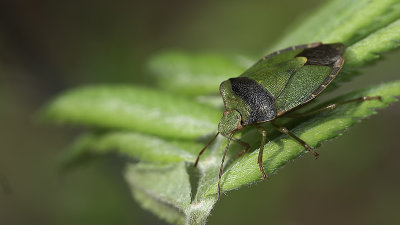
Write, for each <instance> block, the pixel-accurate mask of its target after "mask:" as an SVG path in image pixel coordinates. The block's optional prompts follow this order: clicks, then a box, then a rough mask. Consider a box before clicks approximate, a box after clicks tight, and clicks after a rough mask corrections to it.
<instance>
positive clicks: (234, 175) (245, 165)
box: [207, 81, 400, 194]
mask: <svg viewBox="0 0 400 225" xmlns="http://www.w3.org/2000/svg"><path fill="white" fill-rule="evenodd" d="M360 96H382V101H378V100H371V101H365V102H363V103H352V104H347V105H343V106H340V107H338V108H337V109H335V110H331V111H327V112H325V113H321V114H319V115H317V116H315V117H313V118H312V119H310V120H308V121H306V122H303V123H301V124H300V125H298V126H296V128H294V129H292V132H294V133H295V134H296V135H297V136H298V137H300V138H301V139H303V140H304V141H305V142H306V143H308V144H309V145H310V146H315V147H318V146H320V144H321V142H323V141H326V140H329V139H332V138H334V137H337V136H338V135H340V134H341V133H343V132H344V131H345V130H346V129H347V128H349V127H350V126H352V125H354V124H356V123H357V122H359V121H360V120H361V119H364V118H366V117H368V116H370V115H373V114H375V111H374V109H381V108H384V107H387V106H388V105H389V104H390V103H392V102H395V101H397V99H396V98H395V97H394V96H400V81H395V82H391V83H388V84H384V85H381V86H378V87H375V88H372V89H368V90H363V91H356V92H353V93H351V94H348V95H345V96H342V97H339V98H336V99H334V100H332V101H329V103H332V102H340V101H344V100H349V99H353V98H356V97H360ZM327 104H328V102H327V103H325V104H324V105H327ZM278 124H279V122H278ZM282 125H283V126H284V124H282ZM255 135H257V131H252V132H249V133H247V134H245V136H244V137H243V139H244V140H246V138H248V137H249V136H250V137H251V136H255ZM258 135H259V134H258ZM250 144H251V145H257V143H256V142H253V143H251V142H250ZM304 151H305V149H304V147H303V146H301V145H300V144H299V143H298V142H296V141H294V140H293V139H292V138H290V137H288V136H286V135H281V136H279V137H278V138H275V139H273V140H271V141H270V142H268V143H267V144H266V145H265V146H264V157H263V165H264V168H265V170H266V172H267V173H269V174H271V173H273V172H275V171H276V170H277V169H279V168H280V167H282V166H284V165H285V164H286V163H287V162H289V161H291V160H293V159H295V158H297V157H299V156H300V155H301V154H302V153H303V152H304ZM257 156H258V150H256V151H254V152H252V153H250V154H248V155H245V156H244V157H242V158H240V159H238V160H236V161H235V162H234V163H233V164H232V165H231V166H230V167H229V168H228V169H226V171H225V173H224V175H223V177H222V183H223V184H222V190H232V189H235V188H238V187H240V186H242V185H246V184H249V183H252V182H255V181H259V180H260V178H261V173H260V170H259V168H258V164H257ZM216 191H217V184H216V182H214V184H213V185H212V186H210V188H209V189H208V191H207V194H215V193H216Z"/></svg>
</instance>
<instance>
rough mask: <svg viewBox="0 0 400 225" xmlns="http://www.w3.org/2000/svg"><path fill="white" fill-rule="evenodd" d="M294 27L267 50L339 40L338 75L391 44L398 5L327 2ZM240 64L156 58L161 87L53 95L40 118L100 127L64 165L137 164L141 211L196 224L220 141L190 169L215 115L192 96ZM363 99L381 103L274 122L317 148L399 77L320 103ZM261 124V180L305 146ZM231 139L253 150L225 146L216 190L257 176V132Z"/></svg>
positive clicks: (211, 103)
mask: <svg viewBox="0 0 400 225" xmlns="http://www.w3.org/2000/svg"><path fill="white" fill-rule="evenodd" d="M299 23H300V25H298V26H296V28H294V29H291V31H290V32H289V33H288V35H287V36H286V37H285V38H283V39H281V40H280V42H279V43H277V44H276V45H274V46H273V47H271V48H270V49H272V50H276V49H280V48H283V47H287V46H290V45H295V44H301V43H311V42H316V41H323V42H326V43H328V42H342V43H345V44H346V46H348V49H347V51H346V54H345V59H346V63H345V66H344V68H343V71H342V72H341V73H340V74H339V75H338V77H340V76H343V77H351V75H353V74H355V73H354V71H355V70H357V69H359V68H361V67H362V66H364V65H367V64H370V63H371V62H372V61H373V60H375V59H377V58H378V57H379V54H381V53H384V52H386V51H389V50H392V49H395V48H397V47H398V46H399V43H400V3H399V1H398V0H360V1H359V0H357V1H356V0H354V1H350V2H349V1H348V0H336V1H332V2H330V3H329V4H327V5H325V6H323V7H322V8H321V9H320V10H319V11H317V12H316V13H315V14H314V15H312V16H311V17H309V18H308V19H305V20H301V21H299ZM245 59H246V57H243V58H242V62H239V61H237V60H234V59H232V58H229V57H227V56H223V55H218V54H197V55H191V54H188V53H183V52H178V51H171V52H164V53H161V54H160V55H156V56H154V57H153V58H152V59H150V61H149V64H148V65H149V69H150V71H152V73H153V74H154V78H155V79H156V80H157V84H158V85H159V88H161V89H165V90H164V91H160V90H156V89H151V88H144V87H138V86H127V85H124V86H121V85H119V86H116V85H103V86H92V87H84V88H78V89H75V90H72V91H69V92H67V93H64V94H62V95H61V96H59V97H58V98H56V99H55V100H54V101H53V102H51V103H50V104H49V105H48V106H47V107H46V108H45V109H43V111H42V114H41V117H42V119H44V120H48V121H52V122H57V123H61V124H73V125H85V126H90V127H93V128H96V129H99V128H100V129H101V132H99V131H98V130H97V132H93V133H89V134H86V135H83V136H82V137H80V138H78V139H77V141H76V142H75V144H74V145H73V146H72V148H71V151H70V152H69V153H68V155H67V157H66V163H67V165H70V164H71V163H73V162H77V161H79V160H80V159H82V158H83V157H84V156H87V155H99V154H105V153H110V152H115V153H118V154H121V155H124V156H126V157H127V158H134V159H136V160H139V163H129V164H128V165H127V167H126V171H125V177H126V180H127V181H128V183H129V185H130V186H131V190H132V193H133V196H134V197H135V198H136V199H137V200H138V201H139V202H140V204H141V205H142V206H143V208H145V209H148V210H150V211H152V212H153V213H154V214H156V215H158V216H159V217H161V218H163V219H165V220H167V221H168V222H170V223H174V224H184V223H186V224H205V223H206V219H207V216H208V215H209V214H210V211H211V210H212V208H213V205H214V204H215V203H216V195H215V193H216V190H217V189H216V185H217V181H218V178H217V174H218V169H219V165H220V159H221V155H222V149H223V148H224V146H225V144H226V140H225V139H224V138H222V137H219V138H217V140H216V141H215V143H214V144H213V145H212V146H210V148H209V150H208V151H207V152H206V153H205V154H204V155H203V156H202V159H201V160H200V163H199V166H198V169H194V168H193V162H194V160H195V157H196V155H197V152H198V151H199V150H200V149H201V148H202V147H203V146H204V145H205V143H206V142H207V140H208V138H209V136H211V135H212V134H213V133H215V132H216V130H217V124H218V120H219V118H220V116H221V113H222V110H221V109H220V108H219V107H215V106H216V105H218V104H215V99H214V98H208V97H203V96H201V95H204V94H211V93H215V94H217V93H218V85H219V83H220V82H221V81H222V80H224V79H226V78H229V77H235V76H237V75H239V74H240V73H242V72H244V68H246V67H247V66H248V65H249V64H248V63H247V62H246V60H245ZM244 65H246V66H244ZM172 92H174V93H172ZM366 95H369V96H375V95H380V96H382V101H378V100H373V101H366V102H363V103H352V104H347V105H345V106H342V107H339V108H337V109H335V110H332V111H326V112H324V113H321V114H318V115H314V116H312V117H308V118H306V119H296V120H294V119H290V120H289V119H285V118H282V119H279V120H277V123H278V124H281V125H283V126H287V127H289V128H290V130H292V131H293V132H294V133H295V134H296V135H298V136H299V137H300V138H302V139H303V140H305V141H306V142H307V143H308V144H309V145H311V146H313V147H318V146H320V144H321V143H322V142H324V141H326V140H329V139H332V138H334V137H336V136H338V135H339V134H341V133H343V132H344V131H345V130H347V129H348V128H349V127H350V126H352V125H354V124H355V123H357V122H359V121H360V120H361V119H363V118H366V117H367V116H370V115H372V114H374V113H375V110H376V109H381V108H384V107H386V106H388V105H389V104H390V103H392V102H394V101H396V98H395V96H400V81H394V82H390V83H387V84H384V85H380V86H377V87H373V88H370V89H365V90H360V91H355V92H353V93H350V94H347V95H342V96H340V97H338V98H336V99H333V100H330V101H328V102H325V103H323V104H322V105H326V104H328V103H331V102H338V101H343V100H347V99H351V98H354V97H359V96H366ZM219 101H222V100H219ZM200 102H202V103H200ZM316 107H318V106H316ZM266 128H267V130H268V131H271V132H269V140H270V141H269V142H268V143H267V144H266V145H265V146H264V151H265V152H264V157H263V164H264V168H265V169H266V172H267V173H269V174H271V173H274V172H276V171H277V170H278V169H279V168H281V167H282V166H283V165H285V164H286V163H287V162H289V161H291V160H293V159H295V158H297V157H299V156H300V155H301V154H303V153H304V151H305V150H304V148H303V147H302V146H301V145H299V144H298V143H297V142H295V141H293V140H292V139H291V138H289V137H287V136H285V135H281V134H279V133H278V132H276V131H273V129H272V128H271V126H270V125H268V124H267V125H266ZM207 135H208V136H207ZM239 135H240V136H241V139H243V140H245V141H246V142H248V143H250V144H251V146H252V147H253V148H252V149H250V152H249V153H248V154H246V155H244V156H242V157H241V158H237V156H236V155H237V153H238V152H239V151H241V150H242V149H241V148H242V147H241V146H240V145H237V144H232V146H231V148H230V151H229V154H228V156H227V163H226V167H225V173H224V175H223V178H222V190H223V191H228V190H232V189H236V188H239V187H241V186H243V185H247V184H250V183H253V182H256V181H260V180H261V179H260V177H261V173H260V171H259V169H258V165H257V155H258V148H256V147H258V145H259V143H260V138H261V135H260V134H259V133H258V131H257V130H255V129H251V128H247V129H244V130H243V132H241V133H240V134H239Z"/></svg>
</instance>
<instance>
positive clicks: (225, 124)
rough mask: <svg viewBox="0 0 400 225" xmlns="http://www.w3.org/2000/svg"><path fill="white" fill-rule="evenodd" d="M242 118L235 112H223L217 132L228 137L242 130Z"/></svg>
mask: <svg viewBox="0 0 400 225" xmlns="http://www.w3.org/2000/svg"><path fill="white" fill-rule="evenodd" d="M241 121H242V117H241V115H240V113H239V112H238V111H236V110H232V111H225V112H224V114H223V116H222V118H221V120H220V121H219V124H218V132H219V133H221V134H222V135H224V136H228V135H229V134H231V133H232V132H234V131H236V130H240V129H242V125H241Z"/></svg>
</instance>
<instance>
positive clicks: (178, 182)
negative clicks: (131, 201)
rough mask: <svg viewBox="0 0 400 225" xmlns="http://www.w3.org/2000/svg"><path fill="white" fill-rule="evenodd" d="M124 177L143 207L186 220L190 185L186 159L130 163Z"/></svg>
mask: <svg viewBox="0 0 400 225" xmlns="http://www.w3.org/2000/svg"><path fill="white" fill-rule="evenodd" d="M125 179H126V180H127V181H128V183H129V185H130V186H131V190H132V193H133V195H134V197H135V198H136V200H137V201H138V202H139V203H140V204H141V205H142V207H143V208H145V209H148V210H150V211H151V212H153V213H154V214H156V215H157V216H159V217H160V218H162V219H165V220H166V221H168V222H170V223H173V224H184V223H185V219H186V217H185V214H186V211H187V210H188V209H189V208H190V203H191V186H190V182H189V175H188V174H187V172H186V167H185V164H184V163H179V164H167V165H156V164H144V163H139V164H128V166H127V168H126V171H125Z"/></svg>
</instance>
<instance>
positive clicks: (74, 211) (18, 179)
mask: <svg viewBox="0 0 400 225" xmlns="http://www.w3.org/2000/svg"><path fill="white" fill-rule="evenodd" d="M323 3H324V1H318V0H303V1H294V0H281V1H261V0H250V1H228V0H221V1H211V0H203V1H183V0H170V1H156V0H148V1H118V2H111V1H101V0H100V1H99V0H97V1H94V0H86V1H28V0H20V1H11V0H9V1H1V3H0V124H1V125H0V185H1V188H0V224H13V225H14V224H15V225H19V224H32V225H35V224H57V225H58V224H60V225H64V224H65V225H67V224H68V225H70V224H74V225H80V224H82V225H83V224H85V225H87V224H96V225H102V224H104V225H106V224H121V225H122V224H164V222H163V221H161V220H159V219H158V218H156V217H155V216H153V215H152V214H151V213H149V212H147V211H145V210H143V209H141V208H140V207H139V205H138V204H137V203H136V202H135V201H134V200H133V199H132V198H131V196H130V192H129V189H128V187H127V185H126V184H125V182H124V180H123V179H122V175H121V171H122V168H123V159H121V158H118V157H116V156H110V157H103V158H101V157H99V158H97V159H95V160H92V161H90V162H88V163H86V164H84V165H82V166H80V167H78V168H76V169H74V170H72V171H70V172H69V173H67V174H64V175H61V174H60V173H59V172H58V166H59V162H60V161H59V160H60V157H61V156H62V154H63V153H64V152H65V150H66V147H67V146H68V144H69V143H70V142H71V141H72V140H73V138H74V137H75V136H76V135H77V134H78V133H80V132H81V131H82V130H81V129H71V128H69V129H63V128H60V127H56V126H51V125H44V124H37V123H34V122H33V117H34V114H35V112H37V110H38V109H39V108H40V107H41V106H42V105H43V104H45V103H46V102H48V101H49V100H50V99H51V98H52V97H54V95H55V94H58V93H61V92H62V91H64V90H67V89H69V88H72V87H76V86H80V85H84V84H93V83H105V82H107V83H121V82H122V83H132V84H133V83H135V84H138V83H139V84H145V85H152V83H153V82H152V79H151V77H150V76H149V74H148V72H147V71H146V68H145V64H146V61H147V59H148V58H149V57H150V56H151V55H153V54H156V53H157V52H159V51H161V50H164V49H171V48H173V49H183V50H186V51H189V52H222V53H226V54H232V55H237V54H244V55H250V56H253V57H261V55H260V54H261V53H262V52H263V51H264V50H265V49H267V48H268V47H269V46H270V45H272V44H273V43H274V42H275V41H277V40H278V39H279V37H282V36H283V35H284V34H285V32H286V31H288V30H289V29H290V26H292V25H293V24H295V23H298V22H299V21H301V19H302V18H304V17H305V16H307V14H309V13H310V12H312V11H313V10H315V9H316V8H318V7H319V6H320V5H321V4H323ZM321 25H323V21H321ZM399 57H400V52H399V51H397V52H390V53H387V54H385V56H384V60H382V61H380V62H378V63H377V64H375V65H374V66H372V67H368V68H365V69H364V70H363V71H362V73H361V74H362V75H361V76H359V77H357V78H356V79H354V80H353V81H352V82H350V83H345V84H343V85H342V86H341V87H340V88H339V89H338V90H336V91H335V93H336V94H338V93H341V92H344V91H347V90H352V89H356V88H360V87H365V86H368V85H372V84H377V83H382V82H384V81H390V80H395V79H398V77H399V76H398V71H399V65H398V58H399ZM236 75H237V74H233V76H236ZM335 93H333V94H332V93H330V95H334V94H335ZM399 125H400V104H394V105H392V106H391V107H389V108H388V109H386V110H383V111H381V112H380V113H379V115H377V116H374V117H372V118H370V119H368V120H366V121H364V122H363V123H361V124H359V125H357V126H355V127H354V128H352V129H351V130H350V132H347V133H346V134H345V135H344V136H343V137H340V138H338V139H337V140H334V141H331V142H328V143H325V145H324V146H323V147H322V148H320V149H319V152H320V153H321V157H320V158H319V159H318V160H316V161H315V160H314V159H313V157H308V155H307V157H304V158H303V159H301V160H296V161H295V162H294V163H291V164H289V165H288V166H286V167H285V168H284V169H282V170H280V172H279V174H278V175H277V176H273V177H272V178H271V179H270V180H268V181H266V182H262V183H258V184H257V185H252V186H251V187H245V188H242V189H240V190H239V191H233V192H229V193H228V195H227V196H223V198H222V200H221V201H219V202H218V203H217V205H216V207H215V208H214V210H213V212H212V216H211V217H210V218H209V223H208V224H244V223H248V224H256V223H257V224H260V223H261V224H282V225H286V224H287V225H289V224H308V225H312V224H399V223H400V213H399V211H400V178H399V175H398V172H399V171H400V164H399V163H398V159H399V158H400V152H399V151H398V150H399V146H400V138H399V132H400V128H399ZM216 127H217V125H216Z"/></svg>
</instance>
